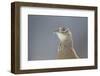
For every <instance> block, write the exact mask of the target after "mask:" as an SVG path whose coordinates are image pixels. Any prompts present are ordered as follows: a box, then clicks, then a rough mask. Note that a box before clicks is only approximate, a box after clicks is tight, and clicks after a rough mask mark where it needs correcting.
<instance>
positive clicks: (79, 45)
mask: <svg viewBox="0 0 100 76" xmlns="http://www.w3.org/2000/svg"><path fill="white" fill-rule="evenodd" d="M87 23H88V18H87V17H71V16H48V15H47V16H44V15H29V16H28V60H52V59H56V56H57V50H58V42H59V40H58V38H57V35H56V34H54V33H53V32H54V31H55V30H56V29H57V28H58V27H59V26H62V25H64V26H66V27H68V28H70V30H71V32H72V36H73V42H74V48H75V50H76V52H77V54H78V55H79V57H81V58H87V55H88V53H87V52H88V50H87V48H88V41H87V39H88V25H87Z"/></svg>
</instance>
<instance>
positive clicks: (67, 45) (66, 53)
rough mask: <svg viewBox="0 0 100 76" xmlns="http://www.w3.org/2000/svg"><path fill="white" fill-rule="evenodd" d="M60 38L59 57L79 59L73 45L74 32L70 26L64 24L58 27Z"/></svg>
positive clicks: (57, 33)
mask: <svg viewBox="0 0 100 76" xmlns="http://www.w3.org/2000/svg"><path fill="white" fill-rule="evenodd" d="M55 33H56V35H57V37H58V39H59V45H58V51H57V59H77V58H79V56H78V54H77V53H76V51H75V49H74V47H73V39H72V33H71V30H70V29H69V28H66V27H64V26H60V27H58V29H57V30H56V31H55Z"/></svg>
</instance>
